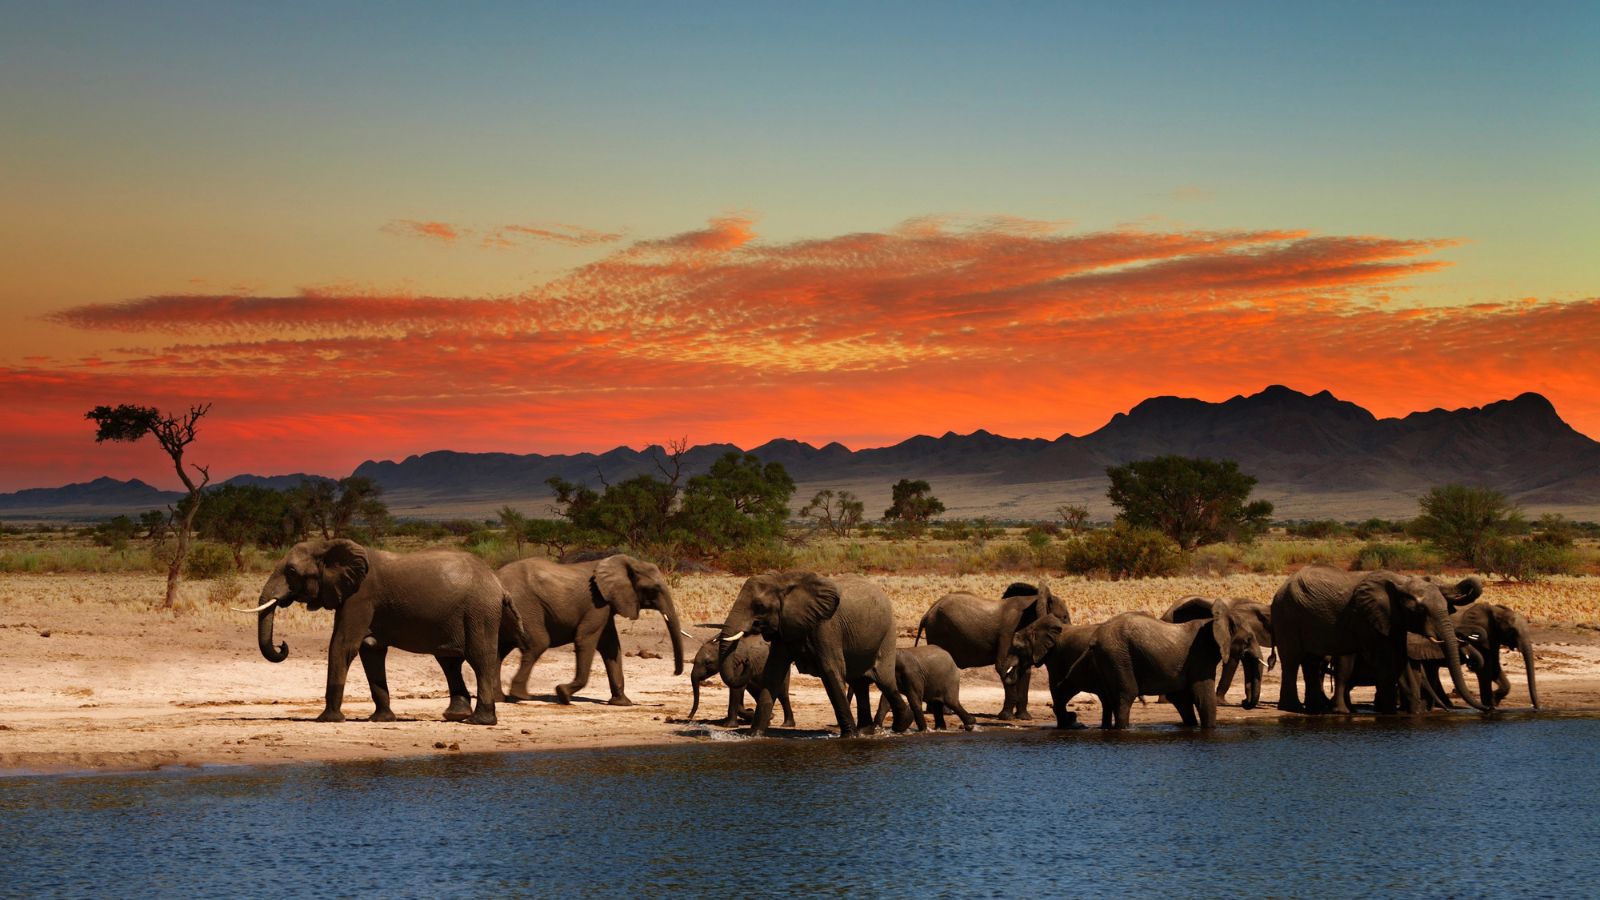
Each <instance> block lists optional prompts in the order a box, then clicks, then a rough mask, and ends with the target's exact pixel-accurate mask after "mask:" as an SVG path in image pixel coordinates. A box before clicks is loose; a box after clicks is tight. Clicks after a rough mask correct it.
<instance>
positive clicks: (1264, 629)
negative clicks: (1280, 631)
mask: <svg viewBox="0 0 1600 900" xmlns="http://www.w3.org/2000/svg"><path fill="white" fill-rule="evenodd" d="M1237 613H1238V614H1239V615H1241V616H1244V617H1245V618H1246V619H1247V620H1248V621H1249V622H1250V628H1251V629H1252V630H1253V631H1255V633H1256V643H1258V644H1260V645H1261V646H1263V647H1271V646H1272V610H1271V609H1269V608H1267V607H1265V606H1262V605H1261V604H1259V603H1252V604H1250V605H1249V606H1244V607H1240V608H1238V609H1237Z"/></svg>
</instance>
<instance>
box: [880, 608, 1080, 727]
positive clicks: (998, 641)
mask: <svg viewBox="0 0 1600 900" xmlns="http://www.w3.org/2000/svg"><path fill="white" fill-rule="evenodd" d="M1047 614H1048V615H1054V616H1055V617H1056V618H1058V619H1062V620H1064V621H1069V622H1070V621H1071V620H1072V616H1071V615H1070V614H1069V613H1068V612H1067V605H1066V604H1065V603H1063V602H1062V601H1061V600H1060V599H1058V598H1057V597H1056V596H1055V595H1054V594H1052V593H1050V586H1049V585H1048V584H1045V583H1044V582H1040V583H1039V584H1038V585H1031V584H1026V583H1024V582H1020V581H1019V582H1016V583H1014V584H1012V585H1011V586H1010V587H1008V588H1006V590H1005V593H1004V594H1002V595H1001V597H1000V599H999V600H992V599H989V598H988V597H979V596H977V595H976V594H969V593H967V592H966V591H956V592H954V593H950V594H946V595H944V596H943V597H940V598H939V599H938V600H937V601H935V602H934V604H933V605H932V606H930V607H928V611H927V612H926V613H924V614H923V616H922V621H921V622H920V623H918V625H917V636H916V638H915V639H913V641H912V645H913V646H915V645H916V643H917V642H918V641H921V640H922V635H923V634H924V633H926V634H927V636H928V643H930V644H933V645H934V646H937V647H943V648H944V649H945V650H947V651H949V653H950V656H951V658H952V659H954V660H955V663H956V665H957V666H959V667H961V668H963V669H972V668H976V667H978V666H994V667H995V673H996V674H1003V673H1002V672H1001V668H1002V663H1003V661H1004V658H1005V655H1006V653H1007V651H1009V650H1010V649H1011V636H1012V635H1013V634H1015V633H1016V631H1017V629H1018V628H1022V627H1024V626H1026V625H1028V624H1029V623H1031V622H1033V621H1035V620H1037V619H1038V618H1039V617H1040V616H1043V615H1047ZM1032 672H1033V670H1032V668H1031V667H1025V668H1023V669H1022V670H1020V671H1019V672H1018V673H1017V677H1016V679H1015V680H1014V681H1012V682H1009V683H1007V684H1006V686H1005V701H1004V702H1003V703H1002V704H1001V707H1000V719H1001V721H1010V720H1011V719H1014V718H1015V719H1024V720H1026V719H1031V718H1033V717H1032V716H1031V715H1029V713H1028V685H1029V682H1030V681H1031V680H1032V677H1033V676H1032Z"/></svg>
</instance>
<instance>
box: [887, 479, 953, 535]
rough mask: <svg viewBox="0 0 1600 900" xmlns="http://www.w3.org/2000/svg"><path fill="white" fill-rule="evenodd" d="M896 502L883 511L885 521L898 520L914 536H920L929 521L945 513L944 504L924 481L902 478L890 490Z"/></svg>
mask: <svg viewBox="0 0 1600 900" xmlns="http://www.w3.org/2000/svg"><path fill="white" fill-rule="evenodd" d="M890 490H891V491H892V492H893V500H894V502H893V503H891V504H890V506H889V508H888V509H886V510H884V511H883V517H884V518H885V519H890V520H896V519H898V520H899V521H900V522H901V523H902V524H904V525H905V526H906V528H908V529H909V530H910V531H911V532H912V533H913V534H920V533H921V532H922V528H923V526H925V525H927V524H928V520H929V519H931V518H933V517H934V516H937V515H938V514H940V513H942V512H944V503H943V501H941V500H940V499H939V498H938V497H935V496H933V494H932V490H933V488H932V487H931V486H930V485H929V484H928V483H927V482H926V481H923V480H922V479H920V478H919V479H917V480H916V481H912V480H911V479H909V478H902V479H900V480H899V481H897V482H895V484H894V487H893V488H891V489H890Z"/></svg>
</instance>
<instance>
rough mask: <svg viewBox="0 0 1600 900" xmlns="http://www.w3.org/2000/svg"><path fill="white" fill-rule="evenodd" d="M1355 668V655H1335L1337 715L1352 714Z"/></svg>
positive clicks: (1334, 676) (1334, 697)
mask: <svg viewBox="0 0 1600 900" xmlns="http://www.w3.org/2000/svg"><path fill="white" fill-rule="evenodd" d="M1355 668H1356V658H1355V656H1353V655H1352V656H1338V657H1334V660H1333V709H1332V712H1333V713H1334V714H1335V715H1341V716H1348V715H1350V686H1351V684H1350V683H1351V681H1352V680H1353V679H1354V677H1355ZM1308 677H1309V676H1308Z"/></svg>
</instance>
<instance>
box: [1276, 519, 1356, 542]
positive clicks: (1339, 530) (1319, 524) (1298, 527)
mask: <svg viewBox="0 0 1600 900" xmlns="http://www.w3.org/2000/svg"><path fill="white" fill-rule="evenodd" d="M1284 533H1286V534H1288V535H1289V536H1290V537H1303V538H1314V539H1317V540H1322V539H1325V538H1331V537H1343V536H1345V535H1347V534H1349V533H1350V529H1348V528H1346V527H1344V525H1343V524H1342V523H1340V522H1336V521H1334V520H1333V519H1312V520H1311V521H1309V522H1296V523H1293V524H1291V525H1289V526H1288V527H1286V528H1285V529H1284Z"/></svg>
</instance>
